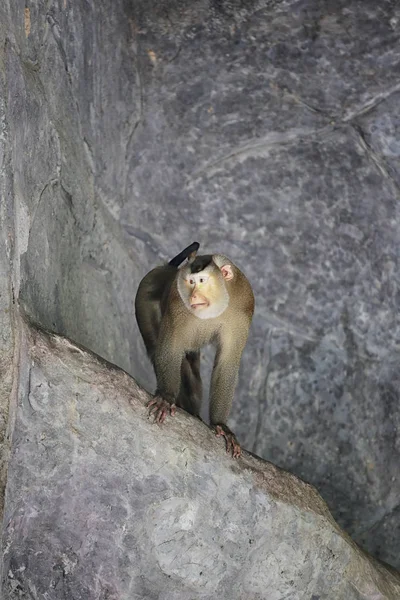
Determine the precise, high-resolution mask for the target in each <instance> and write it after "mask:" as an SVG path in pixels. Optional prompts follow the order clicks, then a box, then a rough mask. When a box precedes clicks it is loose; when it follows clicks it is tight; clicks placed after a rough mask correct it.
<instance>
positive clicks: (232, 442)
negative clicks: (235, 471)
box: [215, 425, 241, 458]
mask: <svg viewBox="0 0 400 600" xmlns="http://www.w3.org/2000/svg"><path fill="white" fill-rule="evenodd" d="M215 433H216V435H217V437H220V436H221V435H222V436H223V437H224V438H225V442H226V452H227V453H228V454H230V453H231V452H232V456H233V458H239V456H240V454H241V448H240V445H239V442H238V441H237V439H236V436H235V434H234V433H232V431H231V430H230V429H229V427H227V426H226V425H216V426H215Z"/></svg>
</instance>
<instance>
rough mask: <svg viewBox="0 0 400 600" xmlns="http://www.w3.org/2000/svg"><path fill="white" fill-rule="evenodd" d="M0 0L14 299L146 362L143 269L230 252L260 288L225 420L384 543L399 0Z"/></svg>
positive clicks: (386, 554) (105, 347) (392, 463)
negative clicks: (190, 247)
mask: <svg viewBox="0 0 400 600" xmlns="http://www.w3.org/2000/svg"><path fill="white" fill-rule="evenodd" d="M25 8H26V10H25ZM0 10H1V17H2V18H1V19H0V29H1V30H2V34H1V39H6V40H7V43H6V44H5V45H4V47H3V50H2V53H3V54H4V60H2V63H1V65H2V66H1V68H2V69H3V71H4V81H5V84H6V90H7V98H6V107H7V111H6V120H7V127H8V130H9V134H10V135H9V139H10V144H11V148H10V154H9V163H10V167H9V168H10V169H11V172H12V174H13V182H12V185H13V193H14V201H15V218H16V232H17V237H18V260H19V256H21V257H22V263H21V276H22V288H21V290H22V292H21V298H20V299H21V302H22V304H23V305H24V307H25V309H26V311H27V312H28V313H29V314H30V315H31V316H32V317H33V318H34V319H35V320H36V321H38V322H39V323H41V324H42V325H44V326H45V327H47V328H49V329H52V330H54V331H56V332H59V333H62V334H66V335H68V336H69V337H71V338H73V339H74V340H75V341H77V342H79V343H81V344H83V345H85V346H86V347H88V348H91V349H92V350H94V351H96V352H97V353H98V354H100V355H102V356H103V357H105V358H107V359H108V360H110V361H112V362H114V363H116V364H118V365H119V366H120V367H122V368H124V369H125V370H126V371H128V372H129V373H131V374H132V375H134V376H135V377H136V378H137V379H138V380H139V381H140V382H141V383H143V384H146V385H148V386H151V385H152V382H153V381H154V380H153V379H152V374H151V368H150V365H149V363H148V361H147V359H146V357H145V353H144V350H143V346H142V343H141V341H140V339H139V335H138V331H137V328H136V325H135V322H134V318H133V298H134V295H135V291H136V288H137V285H138V283H139V281H140V278H141V277H142V276H143V275H144V274H145V272H146V271H147V270H149V269H150V268H151V267H153V266H154V265H156V264H159V263H160V262H162V261H163V260H164V259H166V258H169V257H171V256H173V255H174V254H175V253H177V252H178V251H179V250H180V249H181V248H182V247H183V246H184V245H186V244H187V243H190V242H192V241H193V240H195V239H196V240H198V241H199V242H201V244H202V249H204V250H205V251H207V252H208V251H211V252H212V251H222V252H224V253H225V254H227V255H228V256H230V257H231V258H232V259H233V260H234V261H237V263H238V264H239V266H241V267H243V268H244V270H245V272H246V274H247V275H248V277H249V279H250V280H251V281H252V283H253V285H254V288H255V293H256V302H257V309H256V310H257V312H256V317H255V320H254V326H253V328H252V332H251V334H250V340H249V344H248V347H247V350H246V353H245V355H244V358H243V365H242V370H241V375H240V381H239V389H238V393H237V397H236V401H235V404H234V408H233V411H232V417H231V423H230V424H231V426H232V427H233V428H234V429H235V431H236V432H237V434H238V437H239V439H240V441H241V442H242V443H243V445H244V446H245V447H246V448H248V449H250V450H252V451H254V452H256V453H258V454H260V455H261V456H263V457H264V458H267V459H270V460H273V461H274V462H275V463H276V464H278V465H279V466H282V467H284V468H286V469H290V470H292V471H294V472H295V473H297V474H298V475H300V476H301V477H303V478H305V479H306V480H308V481H310V482H312V483H313V484H314V485H316V486H317V487H318V489H319V490H320V492H321V493H322V494H323V497H324V498H325V499H326V500H327V502H328V504H329V506H330V508H331V509H332V511H333V513H334V515H335V517H336V518H337V519H338V521H339V523H340V524H341V525H343V526H344V527H345V528H346V530H347V531H348V532H350V533H351V534H352V535H353V536H354V538H355V539H356V540H359V541H361V542H362V543H363V544H364V545H365V547H366V548H368V549H369V550H371V551H372V552H374V553H375V555H376V556H378V557H381V558H384V559H385V560H387V561H389V562H390V563H392V564H394V565H397V566H400V562H399V556H400V552H399V550H400V545H399V544H400V542H399V540H400V535H399V527H400V517H399V510H398V497H399V494H400V474H399V467H398V465H399V453H400V435H399V427H400V413H399V410H398V406H399V392H398V390H399V384H400V381H399V370H398V364H399V359H400V346H399V339H400V321H399V318H398V312H399V305H400V277H399V273H400V265H399V250H398V249H399V247H400V203H399V178H398V170H399V169H398V146H399V143H400V141H399V128H398V119H399V117H398V115H399V94H400V81H399V78H398V73H399V66H400V44H399V41H400V39H399V38H400V6H399V4H398V3H395V2H385V3H377V2H376V1H375V0H365V1H364V2H363V3H362V7H361V6H360V3H359V2H357V1H356V0H346V1H341V0H340V1H337V2H319V1H317V0H303V1H298V2H296V1H291V2H278V1H267V0H265V1H262V0H260V1H258V2H251V1H246V2H244V1H240V0H235V1H228V0H225V1H222V2H221V1H218V2H217V0H215V1H210V2H209V1H208V0H200V1H196V2H193V1H189V0H186V1H184V0H168V1H167V0H165V1H163V2H149V1H148V0H142V1H135V2H127V1H125V0H114V2H112V3H111V4H110V2H108V1H106V0H96V1H94V0H89V1H85V2H83V1H78V0H76V1H74V2H72V1H70V0H58V1H55V2H52V3H51V4H47V3H32V5H29V6H27V4H26V3H25V2H24V1H23V0H12V1H11V0H5V1H4V2H3V3H2V6H1V8H0ZM3 54H2V56H3ZM204 363H205V369H204V371H205V375H206V376H207V374H209V371H210V365H211V358H210V354H209V353H205V356H204Z"/></svg>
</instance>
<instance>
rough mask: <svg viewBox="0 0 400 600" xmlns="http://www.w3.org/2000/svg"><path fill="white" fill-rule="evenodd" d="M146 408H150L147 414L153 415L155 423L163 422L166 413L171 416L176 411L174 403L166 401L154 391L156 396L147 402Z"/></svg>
mask: <svg viewBox="0 0 400 600" xmlns="http://www.w3.org/2000/svg"><path fill="white" fill-rule="evenodd" d="M151 407H152V408H151ZM147 408H150V410H149V415H154V422H155V423H164V421H165V419H166V416H167V415H168V414H170V415H171V417H173V416H174V414H175V411H176V404H175V403H174V402H173V403H170V402H168V400H165V399H164V398H163V397H162V396H159V395H158V394H157V392H156V396H155V397H154V398H153V399H152V400H150V402H148V403H147Z"/></svg>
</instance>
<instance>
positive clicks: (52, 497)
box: [1, 324, 400, 600]
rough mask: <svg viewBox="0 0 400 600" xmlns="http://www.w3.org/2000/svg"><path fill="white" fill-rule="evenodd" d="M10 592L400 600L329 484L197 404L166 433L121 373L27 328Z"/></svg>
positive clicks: (11, 486) (180, 599)
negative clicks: (280, 460) (287, 464)
mask: <svg viewBox="0 0 400 600" xmlns="http://www.w3.org/2000/svg"><path fill="white" fill-rule="evenodd" d="M20 348H21V354H20V386H19V393H18V406H17V408H16V420H15V426H14V430H13V440H12V454H11V458H10V463H9V477H8V484H7V496H6V507H5V515H4V532H3V540H2V548H3V572H2V589H1V593H2V596H1V597H2V598H4V600H17V599H20V598H29V599H32V600H39V599H43V598H52V600H61V599H67V598H68V600H72V599H82V600H83V599H84V600H92V599H93V600H94V599H98V598H104V599H105V598H107V599H109V600H110V599H115V600H133V599H134V598H138V599H139V598H140V599H143V598H146V599H154V600H155V599H162V600H190V599H192V598H199V599H202V600H213V599H214V598H216V597H218V598H221V599H224V598H229V599H230V600H235V599H238V600H239V599H240V600H243V598H246V599H247V600H262V599H266V600H281V599H282V598H290V599H293V600H300V598H314V599H315V598H318V599H319V600H325V599H326V600H331V599H333V598H335V599H336V598H337V599H339V598H340V599H342V598H343V599H345V598H346V600H359V599H361V598H363V599H365V600H377V599H379V600H384V599H387V600H395V599H397V598H398V597H399V595H400V575H399V574H398V573H397V574H396V573H395V572H394V570H391V569H390V568H387V567H385V566H383V565H382V564H381V563H379V562H378V561H376V560H374V559H373V558H372V557H368V556H367V555H366V553H364V552H363V551H362V550H361V549H360V548H358V547H357V545H356V544H355V543H354V542H353V541H352V540H351V539H350V538H349V536H348V535H346V534H345V533H343V532H342V531H341V530H340V528H339V527H338V526H337V525H336V523H335V522H334V520H333V519H332V517H331V515H330V513H329V510H328V508H327V506H326V504H325V503H324V502H323V500H322V499H321V497H320V496H319V495H318V493H317V492H316V490H315V489H314V488H313V487H312V486H310V485H309V484H306V483H304V482H303V481H301V480H300V479H298V478H297V477H296V476H294V475H291V474H290V473H287V472H284V471H281V470H280V469H278V468H277V467H275V466H274V465H272V464H271V463H267V462H264V461H262V460H261V459H259V458H257V457H254V456H252V455H250V454H249V453H247V452H244V455H243V457H242V458H240V459H238V460H236V461H235V460H234V459H232V458H231V457H230V456H228V455H227V454H226V452H225V449H224V445H223V442H222V441H221V440H220V439H218V438H217V437H216V436H215V435H214V433H213V432H212V431H211V430H210V429H209V428H208V427H207V426H206V425H205V424H203V423H201V422H200V421H199V420H198V419H196V418H194V417H191V416H189V415H187V414H186V413H184V412H183V411H178V413H177V415H176V416H175V417H174V418H170V419H168V421H167V422H166V423H165V424H164V425H163V426H162V427H160V426H158V425H156V424H154V423H153V422H152V420H151V419H149V418H148V409H146V407H145V401H146V400H147V399H148V398H149V396H148V395H147V394H146V392H144V391H143V390H142V389H140V388H139V387H138V386H137V384H136V383H135V381H134V380H133V379H131V378H130V377H129V376H128V375H127V374H126V373H124V372H122V371H120V370H119V369H117V368H116V367H113V366H111V365H109V364H105V363H104V361H100V360H99V359H97V358H96V357H95V356H93V355H91V354H90V353H89V352H87V351H85V350H82V349H80V348H78V347H76V346H74V345H73V344H72V343H71V342H69V341H68V340H66V339H64V338H60V337H58V336H48V335H47V334H45V333H43V332H39V331H36V330H35V329H29V328H25V326H22V324H21V344H20Z"/></svg>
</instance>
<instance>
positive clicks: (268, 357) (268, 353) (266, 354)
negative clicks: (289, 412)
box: [251, 332, 272, 454]
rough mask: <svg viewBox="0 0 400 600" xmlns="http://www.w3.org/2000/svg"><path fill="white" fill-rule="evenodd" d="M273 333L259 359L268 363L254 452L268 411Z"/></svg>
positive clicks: (259, 409)
mask: <svg viewBox="0 0 400 600" xmlns="http://www.w3.org/2000/svg"><path fill="white" fill-rule="evenodd" d="M271 335H272V334H271V332H269V333H268V336H267V341H266V343H265V345H264V348H263V350H262V352H261V357H260V360H259V361H257V363H258V364H260V365H262V364H263V363H264V360H263V359H265V360H266V361H267V365H266V372H265V377H264V383H263V385H262V388H261V394H260V396H262V397H260V398H259V400H258V414H257V422H256V429H255V432H254V442H253V446H252V449H251V451H252V452H253V453H254V454H256V451H257V445H258V438H259V436H260V433H261V431H262V429H263V415H264V412H265V411H266V403H267V394H268V380H269V377H270V375H271V356H272V351H271Z"/></svg>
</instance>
